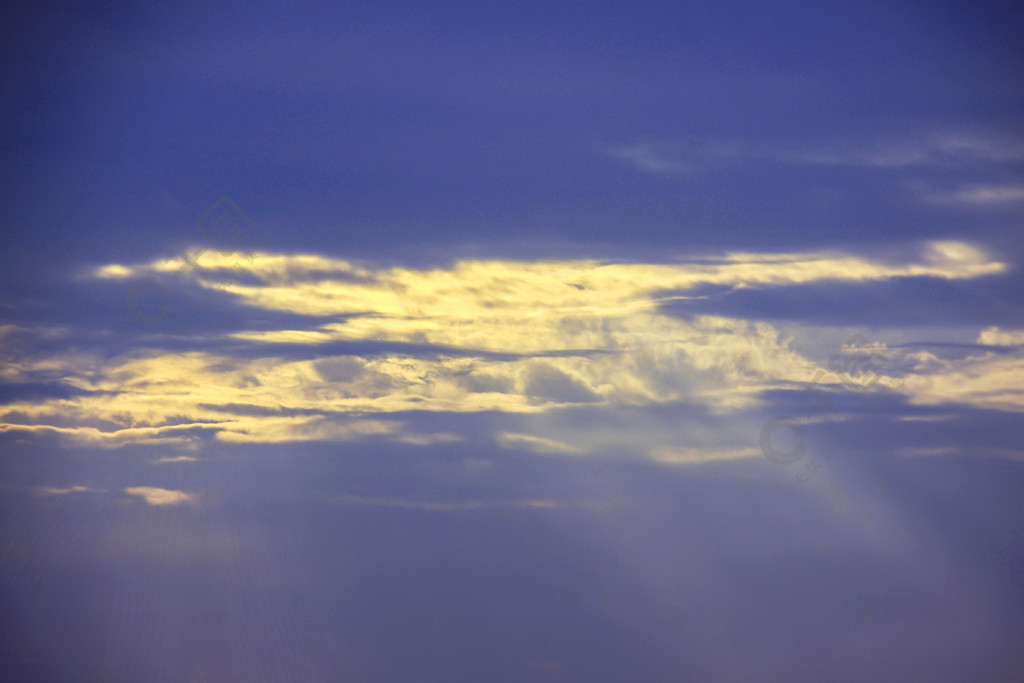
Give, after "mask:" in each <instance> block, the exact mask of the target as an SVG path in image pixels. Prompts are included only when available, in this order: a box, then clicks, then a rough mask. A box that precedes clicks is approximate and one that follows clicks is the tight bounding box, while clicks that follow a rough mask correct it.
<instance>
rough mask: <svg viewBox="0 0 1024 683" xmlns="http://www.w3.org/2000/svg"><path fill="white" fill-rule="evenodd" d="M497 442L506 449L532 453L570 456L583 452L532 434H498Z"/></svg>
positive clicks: (569, 445) (574, 447)
mask: <svg viewBox="0 0 1024 683" xmlns="http://www.w3.org/2000/svg"><path fill="white" fill-rule="evenodd" d="M497 441H498V443H499V444H501V445H502V446H505V447H506V448H516V449H522V450H527V451H532V452H534V453H550V454H564V455H569V454H574V453H580V452H582V451H581V449H579V448H577V447H576V446H573V445H571V444H567V443H563V442H561V441H556V440H555V439H546V438H543V437H540V436H534V435H532V434H516V433H513V432H502V433H500V434H498V436H497Z"/></svg>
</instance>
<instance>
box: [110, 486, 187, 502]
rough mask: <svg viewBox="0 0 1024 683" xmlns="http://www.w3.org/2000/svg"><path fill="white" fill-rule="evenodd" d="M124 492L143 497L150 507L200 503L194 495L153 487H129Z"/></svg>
mask: <svg viewBox="0 0 1024 683" xmlns="http://www.w3.org/2000/svg"><path fill="white" fill-rule="evenodd" d="M124 492H125V493H127V494H128V495H131V496H141V497H142V498H144V499H145V501H146V502H147V503H149V504H150V505H181V504H183V503H191V504H195V503H197V502H198V501H199V498H198V496H196V495H195V494H194V493H185V492H184V491H172V490H170V489H160V488H155V487H153V486H129V487H128V488H126V489H124Z"/></svg>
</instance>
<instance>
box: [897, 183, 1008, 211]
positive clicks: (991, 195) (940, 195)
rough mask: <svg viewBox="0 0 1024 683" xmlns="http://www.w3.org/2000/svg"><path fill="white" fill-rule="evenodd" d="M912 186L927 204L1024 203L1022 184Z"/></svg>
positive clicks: (997, 205)
mask: <svg viewBox="0 0 1024 683" xmlns="http://www.w3.org/2000/svg"><path fill="white" fill-rule="evenodd" d="M912 188H913V191H914V192H915V193H916V195H917V196H918V198H919V199H920V200H921V201H922V202H925V203H928V204H937V205H945V206H956V205H959V206H974V207H981V208H1003V207H1015V206H1017V205H1019V204H1021V203H1024V185H966V186H963V187H960V188H958V189H955V190H936V189H932V188H929V187H927V186H923V185H919V184H918V185H913V186H912Z"/></svg>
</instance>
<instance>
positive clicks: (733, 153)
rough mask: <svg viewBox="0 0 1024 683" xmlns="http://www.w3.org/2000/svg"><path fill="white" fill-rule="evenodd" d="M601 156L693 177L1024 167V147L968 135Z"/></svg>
mask: <svg viewBox="0 0 1024 683" xmlns="http://www.w3.org/2000/svg"><path fill="white" fill-rule="evenodd" d="M602 151H603V152H604V153H605V154H606V155H607V156H609V157H611V158H613V159H616V160H618V161H621V162H623V163H625V164H627V165H629V166H632V167H634V168H636V169H638V170H640V171H644V172H648V173H654V174H663V175H673V174H693V173H697V172H700V171H706V170H709V169H713V168H716V167H720V166H723V165H726V164H731V163H739V162H743V161H752V160H768V161H774V162H779V163H786V164H796V165H810V166H850V167H862V168H878V169H896V168H961V167H970V166H977V165H982V164H1007V163H1020V162H1022V161H1024V141H1022V140H1019V139H1016V138H1006V137H1001V136H995V135H977V134H967V133H948V132H947V133H935V134H917V135H910V136H906V137H904V138H901V139H900V138H897V139H888V140H877V139H876V140H857V141H840V142H820V143H802V144H771V143H764V142H748V141H741V140H730V141H724V140H713V139H690V140H685V141H679V140H645V141H638V142H632V143H626V144H617V145H607V146H605V147H603V148H602Z"/></svg>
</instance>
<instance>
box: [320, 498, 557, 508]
mask: <svg viewBox="0 0 1024 683" xmlns="http://www.w3.org/2000/svg"><path fill="white" fill-rule="evenodd" d="M334 501H335V502H336V503H338V504H339V505H358V506H369V507H386V508H401V509H405V510H431V511H439V512H460V511H467V510H486V509H495V508H496V509H510V508H511V509H516V508H519V509H549V508H558V507H563V506H565V503H563V502H560V501H556V500H550V499H529V500H493V499H489V500H459V501H436V500H434V501H431V500H413V499H406V498H379V497H378V498H375V497H370V496H356V495H348V494H345V495H340V496H337V497H336V498H335V499H334Z"/></svg>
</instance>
